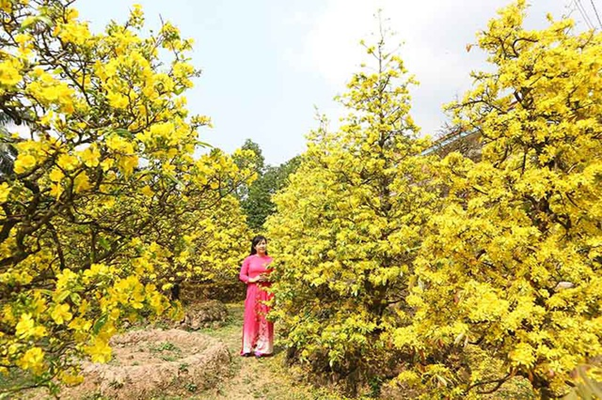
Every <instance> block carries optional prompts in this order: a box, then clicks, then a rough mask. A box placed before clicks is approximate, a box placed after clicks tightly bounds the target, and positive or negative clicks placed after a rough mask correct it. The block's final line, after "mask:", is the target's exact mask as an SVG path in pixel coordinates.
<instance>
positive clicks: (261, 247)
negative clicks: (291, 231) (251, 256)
mask: <svg viewBox="0 0 602 400" xmlns="http://www.w3.org/2000/svg"><path fill="white" fill-rule="evenodd" d="M255 250H257V254H265V252H266V251H267V250H268V242H266V241H265V240H261V242H259V243H257V245H255Z"/></svg>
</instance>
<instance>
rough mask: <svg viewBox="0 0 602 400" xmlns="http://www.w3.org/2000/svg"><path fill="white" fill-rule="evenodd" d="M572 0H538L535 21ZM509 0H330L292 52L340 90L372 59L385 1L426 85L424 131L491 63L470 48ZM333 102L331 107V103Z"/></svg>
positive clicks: (407, 57) (420, 103)
mask: <svg viewBox="0 0 602 400" xmlns="http://www.w3.org/2000/svg"><path fill="white" fill-rule="evenodd" d="M567 1H568V0H553V1H550V0H535V1H533V3H534V5H533V6H532V7H531V9H530V10H529V13H530V14H532V15H531V17H529V19H528V22H529V23H532V25H534V26H536V25H541V22H540V21H541V20H543V18H544V15H545V12H547V11H550V12H553V13H554V15H555V16H560V14H561V13H562V12H563V11H565V9H564V6H565V4H566V3H567ZM505 4H508V1H507V0H488V1H483V0H456V1H449V0H416V1H407V0H329V1H328V3H327V6H326V7H325V9H324V11H323V12H322V14H321V15H319V16H318V17H317V18H315V19H314V21H313V24H311V27H310V29H309V30H308V32H307V35H306V36H305V39H304V40H303V42H302V45H301V47H300V48H296V49H289V51H288V53H287V54H286V56H285V58H286V59H287V61H288V62H289V63H290V64H291V65H292V66H293V67H294V68H297V69H300V70H303V71H311V72H316V73H318V74H320V75H321V76H322V77H323V79H324V80H325V81H326V82H327V84H328V85H329V86H330V88H331V90H332V93H333V95H334V94H335V93H341V92H342V91H344V83H345V82H346V81H347V80H348V79H349V78H350V77H351V74H352V73H353V72H355V71H357V70H358V68H359V64H360V63H361V62H362V61H366V59H365V58H364V52H363V49H362V48H361V47H360V46H359V44H358V43H359V41H360V39H366V41H367V42H369V41H370V40H369V39H370V36H369V35H370V33H371V32H376V27H377V21H376V19H375V18H374V14H375V12H376V11H377V10H378V9H379V8H380V9H382V10H383V16H384V17H385V18H388V19H389V22H388V24H389V26H390V27H391V28H392V30H393V31H396V32H397V33H398V36H396V38H397V39H398V40H399V41H403V42H404V45H403V46H402V47H401V51H400V53H401V56H402V58H403V59H404V61H405V63H406V67H407V68H408V70H409V72H410V73H411V74H413V75H415V76H416V77H417V79H418V80H419V81H420V86H419V87H418V88H416V89H414V90H413V91H412V92H413V96H414V111H413V115H414V117H415V119H416V121H417V123H418V124H419V125H420V126H422V127H423V132H426V133H434V132H436V131H437V130H438V129H439V128H440V127H441V125H442V124H443V122H444V120H445V118H444V115H443V113H442V111H441V106H442V105H443V104H444V103H447V102H449V101H451V100H453V99H454V97H455V96H457V95H461V94H462V93H463V92H464V91H465V90H467V89H468V88H469V87H470V84H471V81H470V77H469V72H470V71H471V70H475V69H481V68H483V67H484V55H483V54H482V53H480V52H479V51H477V50H472V51H471V52H470V53H468V52H467V51H466V45H467V44H468V43H474V42H475V34H476V32H477V31H479V30H482V29H484V28H485V27H486V25H487V21H488V20H490V19H491V18H493V17H494V16H495V11H496V10H497V9H499V8H500V7H503V6H504V5H505ZM328 108H330V107H328Z"/></svg>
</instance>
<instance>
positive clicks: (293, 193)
mask: <svg viewBox="0 0 602 400" xmlns="http://www.w3.org/2000/svg"><path fill="white" fill-rule="evenodd" d="M383 36H384V35H381V38H380V39H379V40H378V42H377V43H376V44H375V45H374V46H366V50H367V54H368V56H369V57H371V59H372V62H371V63H370V66H368V67H366V68H364V70H363V71H362V72H359V73H357V74H355V75H353V77H352V79H351V81H350V82H349V84H348V92H347V93H346V94H344V95H343V96H341V97H340V98H339V100H340V102H341V103H342V105H343V106H344V107H345V108H346V109H347V110H348V115H347V117H346V118H345V119H344V121H343V123H342V126H341V127H340V129H339V130H338V131H336V132H329V131H328V129H327V128H326V126H325V124H323V125H322V126H321V127H320V129H318V130H317V131H316V132H314V133H312V134H311V135H310V137H309V143H308V149H307V151H306V153H305V154H303V155H302V158H301V164H300V166H299V167H298V169H297V170H296V172H295V173H294V174H292V175H291V176H290V177H289V179H290V184H289V185H288V186H287V187H286V188H285V189H284V190H283V191H282V192H281V193H279V194H277V195H276V196H275V197H274V203H275V204H276V207H277V213H276V214H275V215H274V216H272V217H270V218H269V219H268V221H267V227H268V236H269V237H270V238H271V239H272V240H273V243H274V244H273V246H272V247H271V249H272V251H274V252H275V254H276V263H275V268H276V272H275V273H276V278H275V281H276V283H275V285H274V286H273V290H274V292H275V295H276V297H275V299H276V300H275V312H274V317H275V318H277V319H278V320H279V323H280V324H281V325H280V326H283V330H284V335H285V338H286V339H285V342H286V344H287V346H288V347H289V348H290V355H292V356H294V357H295V358H296V359H298V360H300V361H305V362H309V363H310V364H311V366H312V368H313V369H314V371H315V372H319V373H328V374H331V375H332V376H334V377H336V378H338V379H344V380H345V381H346V382H347V384H348V385H349V386H348V389H349V391H350V392H354V391H355V390H356V388H357V385H358V383H361V382H366V381H367V380H369V379H371V378H373V377H374V376H376V375H382V374H385V371H386V369H387V366H386V364H385V363H386V362H388V361H390V360H391V359H392V358H393V357H394V353H393V352H392V349H391V341H390V333H391V331H392V329H393V328H394V327H395V326H397V325H398V324H400V323H401V321H406V320H407V318H408V317H409V316H408V314H407V305H406V303H405V296H406V293H407V289H408V285H409V276H410V275H411V273H412V268H413V267H412V263H413V260H414V257H415V254H416V249H417V248H418V247H419V246H420V243H421V241H422V236H423V235H424V225H425V223H426V221H427V220H428V218H429V215H430V213H431V210H432V209H433V208H434V207H436V205H437V203H438V197H439V196H438V195H437V191H436V190H434V189H435V188H434V187H433V185H432V182H431V180H430V176H431V173H430V170H431V165H432V162H433V160H432V159H429V158H427V157H423V156H421V153H422V152H423V151H424V150H425V149H426V148H427V147H428V143H429V142H428V140H426V139H419V138H418V137H417V132H418V128H417V127H416V125H415V124H414V122H413V121H412V118H411V117H410V115H409V110H410V95H409V91H408V89H409V86H410V85H411V84H412V83H414V81H413V80H412V78H409V77H408V76H407V73H406V70H405V68H404V66H403V62H402V60H401V59H400V58H399V57H398V56H397V55H396V54H395V52H391V51H389V50H388V49H387V47H386V46H385V42H384V39H383Z"/></svg>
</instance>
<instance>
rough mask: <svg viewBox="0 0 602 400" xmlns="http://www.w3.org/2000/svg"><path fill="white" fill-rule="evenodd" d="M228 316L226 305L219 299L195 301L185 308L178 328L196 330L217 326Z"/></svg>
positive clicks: (222, 323)
mask: <svg viewBox="0 0 602 400" xmlns="http://www.w3.org/2000/svg"><path fill="white" fill-rule="evenodd" d="M227 318H228V310H227V309H226V306H225V305H224V304H223V303H222V302H219V301H216V300H211V301H206V302H203V303H195V304H192V305H190V306H188V307H187V308H186V315H185V317H184V319H183V320H182V321H180V328H181V329H186V330H198V329H201V328H219V327H220V326H223V325H224V324H225V322H226V320H227Z"/></svg>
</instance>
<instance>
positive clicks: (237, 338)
mask: <svg viewBox="0 0 602 400" xmlns="http://www.w3.org/2000/svg"><path fill="white" fill-rule="evenodd" d="M243 311H244V310H243V305H242V304H240V305H239V304H229V305H228V312H229V315H230V317H229V320H228V324H227V325H226V326H224V327H222V328H220V329H215V330H213V329H204V330H202V331H201V332H202V333H205V334H207V335H210V336H213V337H215V338H219V339H221V340H222V341H224V343H226V345H227V346H228V349H229V350H230V352H231V354H232V367H231V368H232V370H231V372H232V374H233V377H232V378H231V379H227V380H225V381H224V382H223V383H222V384H219V385H218V386H217V387H216V388H215V389H214V390H212V391H205V392H203V393H199V394H196V395H195V396H194V398H198V399H201V398H202V399H209V400H214V399H216V400H217V399H220V400H221V399H236V400H242V399H266V400H277V399H278V400H280V399H282V400H302V399H316V398H324V396H323V394H319V393H318V392H317V391H316V390H315V389H312V388H310V387H308V386H306V385H303V384H301V382H299V381H298V380H295V379H294V378H293V377H292V376H291V371H288V370H286V369H285V367H284V352H283V350H282V347H280V346H278V340H277V339H276V346H275V355H274V356H273V357H268V358H255V357H241V356H239V355H238V354H239V351H240V345H241V331H242V320H243ZM276 328H277V327H276ZM277 335H278V333H277V330H276V336H277Z"/></svg>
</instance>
